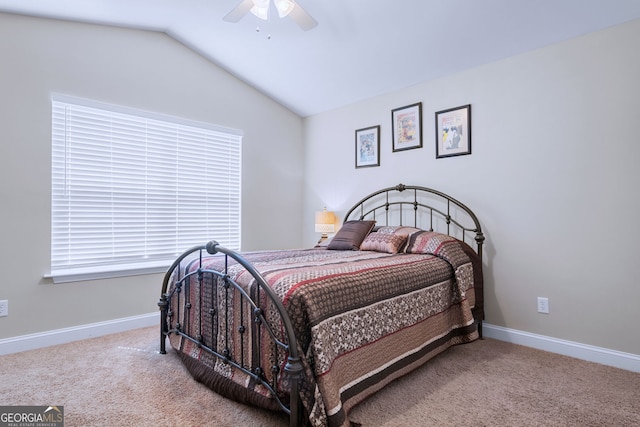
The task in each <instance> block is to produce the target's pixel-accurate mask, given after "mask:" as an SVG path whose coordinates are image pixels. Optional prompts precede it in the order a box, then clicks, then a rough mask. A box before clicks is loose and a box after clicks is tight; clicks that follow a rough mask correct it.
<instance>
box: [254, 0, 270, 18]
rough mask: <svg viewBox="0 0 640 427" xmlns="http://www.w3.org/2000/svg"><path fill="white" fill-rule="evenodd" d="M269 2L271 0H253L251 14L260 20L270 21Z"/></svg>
mask: <svg viewBox="0 0 640 427" xmlns="http://www.w3.org/2000/svg"><path fill="white" fill-rule="evenodd" d="M269 1H270V0H253V7H252V8H251V13H253V14H254V15H255V16H257V17H258V18H260V19H262V20H264V21H266V20H268V19H269Z"/></svg>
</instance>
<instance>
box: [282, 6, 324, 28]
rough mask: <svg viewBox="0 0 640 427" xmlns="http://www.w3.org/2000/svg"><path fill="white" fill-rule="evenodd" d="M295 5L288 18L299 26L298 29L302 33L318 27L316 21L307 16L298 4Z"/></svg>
mask: <svg viewBox="0 0 640 427" xmlns="http://www.w3.org/2000/svg"><path fill="white" fill-rule="evenodd" d="M295 3H296V7H294V8H293V10H292V11H291V13H290V14H289V16H290V17H291V19H293V20H294V21H295V22H296V24H298V25H299V26H300V28H302V29H303V30H304V31H308V30H310V29H312V28H314V27H315V26H316V25H318V21H316V20H315V19H313V17H312V16H311V15H309V14H308V13H307V11H306V10H304V9H303V8H302V7H301V6H300V4H299V3H298V2H295Z"/></svg>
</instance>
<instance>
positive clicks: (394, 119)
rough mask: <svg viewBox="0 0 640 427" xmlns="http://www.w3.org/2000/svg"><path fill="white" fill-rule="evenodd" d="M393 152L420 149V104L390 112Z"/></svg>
mask: <svg viewBox="0 0 640 427" xmlns="http://www.w3.org/2000/svg"><path fill="white" fill-rule="evenodd" d="M391 125H392V129H393V151H402V150H411V149H412V148H420V147H422V102H418V103H416V104H411V105H407V106H406V107H400V108H395V109H393V110H391Z"/></svg>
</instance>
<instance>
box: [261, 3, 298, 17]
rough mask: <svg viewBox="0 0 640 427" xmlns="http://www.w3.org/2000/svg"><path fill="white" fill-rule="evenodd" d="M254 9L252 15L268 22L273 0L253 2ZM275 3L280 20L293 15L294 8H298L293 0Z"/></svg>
mask: <svg viewBox="0 0 640 427" xmlns="http://www.w3.org/2000/svg"><path fill="white" fill-rule="evenodd" d="M252 1H253V7H252V8H251V13H253V14H254V15H255V16H257V17H258V18H260V19H263V20H265V21H266V20H268V19H269V6H270V3H271V0H252ZM273 3H274V4H275V6H276V10H277V11H278V16H280V18H284V17H285V16H287V15H288V14H290V13H291V11H292V10H293V8H294V7H295V6H296V4H295V3H294V2H292V1H291V0H273Z"/></svg>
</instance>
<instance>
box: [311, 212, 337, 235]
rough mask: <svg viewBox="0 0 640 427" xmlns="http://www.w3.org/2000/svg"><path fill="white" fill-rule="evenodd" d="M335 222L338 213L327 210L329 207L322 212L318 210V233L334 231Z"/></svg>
mask: <svg viewBox="0 0 640 427" xmlns="http://www.w3.org/2000/svg"><path fill="white" fill-rule="evenodd" d="M335 223H336V215H335V214H334V213H333V212H327V208H324V210H323V211H322V212H316V233H322V234H326V233H333V232H334V231H335Z"/></svg>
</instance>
